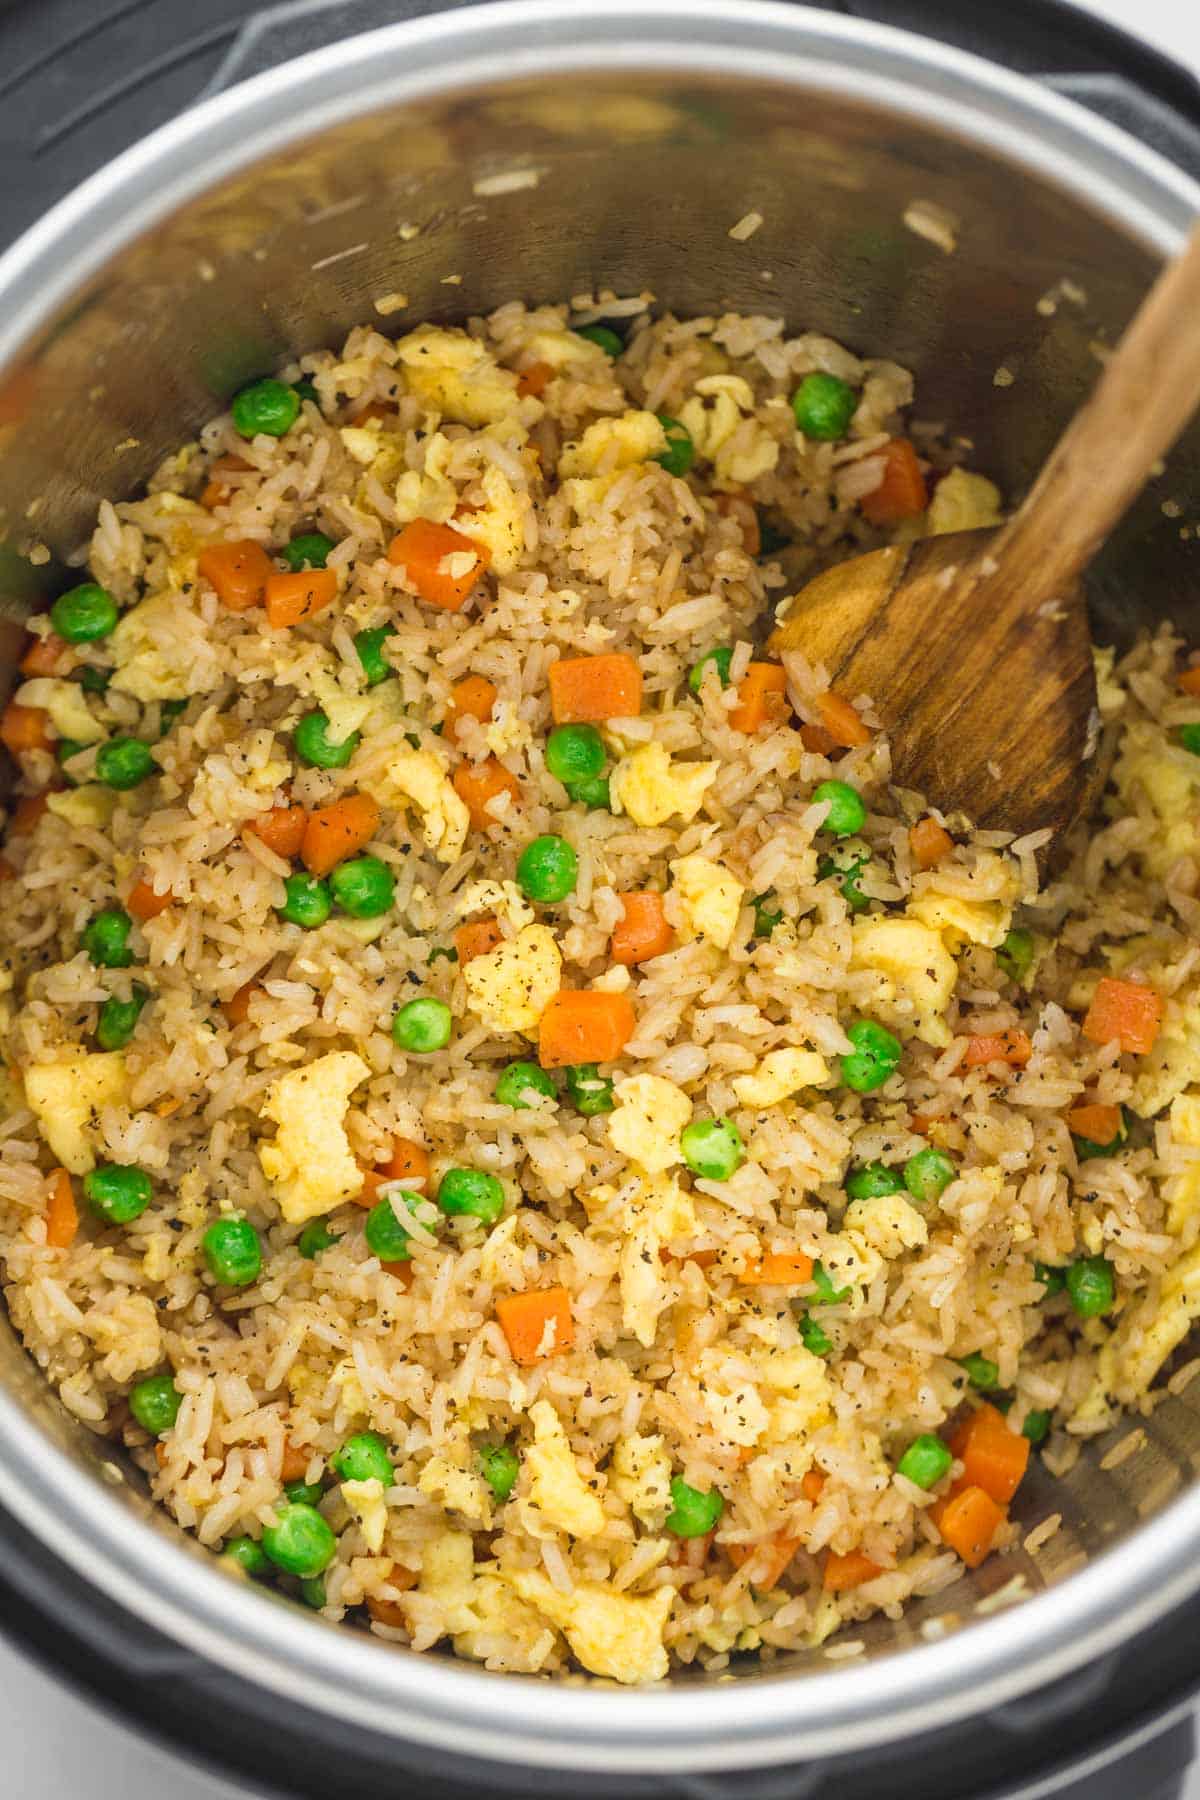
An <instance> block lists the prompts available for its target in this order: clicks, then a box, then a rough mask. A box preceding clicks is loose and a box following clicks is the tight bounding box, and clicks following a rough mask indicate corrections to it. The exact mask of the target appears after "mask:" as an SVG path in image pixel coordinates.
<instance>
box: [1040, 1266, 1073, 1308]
mask: <svg viewBox="0 0 1200 1800" xmlns="http://www.w3.org/2000/svg"><path fill="white" fill-rule="evenodd" d="M1033 1275H1034V1280H1035V1281H1040V1282H1041V1283H1042V1285H1043V1287H1044V1288H1045V1290H1046V1298H1047V1300H1048V1299H1049V1298H1050V1296H1051V1295H1052V1294H1061V1293H1062V1291H1063V1289H1064V1288H1065V1287H1066V1285H1067V1272H1066V1270H1065V1269H1056V1268H1054V1267H1053V1265H1052V1264H1050V1263H1041V1262H1035V1263H1034V1265H1033Z"/></svg>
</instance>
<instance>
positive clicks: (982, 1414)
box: [946, 1403, 1030, 1506]
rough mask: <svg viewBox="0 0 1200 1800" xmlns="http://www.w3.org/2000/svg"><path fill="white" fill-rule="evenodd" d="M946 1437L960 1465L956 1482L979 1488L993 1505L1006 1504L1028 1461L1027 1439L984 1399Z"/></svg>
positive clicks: (1028, 1444) (1017, 1485) (1018, 1483)
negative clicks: (958, 1480)
mask: <svg viewBox="0 0 1200 1800" xmlns="http://www.w3.org/2000/svg"><path fill="white" fill-rule="evenodd" d="M946 1441H947V1443H948V1444H949V1446H950V1448H951V1450H953V1452H954V1454H955V1456H956V1457H957V1458H958V1459H959V1461H960V1462H961V1463H962V1465H963V1473H962V1478H961V1481H960V1482H959V1483H958V1484H957V1485H958V1486H960V1487H962V1486H966V1487H977V1488H982V1489H983V1491H984V1493H985V1494H987V1495H989V1496H990V1497H991V1499H993V1500H994V1501H995V1502H996V1505H997V1506H1007V1505H1008V1503H1009V1501H1010V1500H1011V1499H1012V1497H1013V1495H1014V1494H1015V1493H1016V1491H1017V1489H1018V1487H1020V1485H1021V1479H1022V1477H1023V1476H1024V1474H1025V1470H1026V1468H1027V1467H1028V1465H1029V1451H1030V1443H1029V1439H1028V1438H1027V1437H1024V1436H1023V1435H1022V1434H1021V1433H1020V1432H1019V1431H1011V1430H1010V1429H1009V1426H1008V1424H1007V1422H1006V1420H1005V1418H1004V1415H1003V1413H1001V1412H999V1411H998V1410H997V1408H996V1407H994V1406H988V1405H987V1404H986V1403H985V1404H984V1405H983V1406H977V1407H976V1409H975V1411H974V1412H973V1413H970V1414H969V1415H968V1416H967V1418H965V1419H964V1420H963V1421H962V1423H961V1424H960V1425H959V1426H957V1428H956V1429H955V1430H954V1431H953V1432H952V1433H951V1434H950V1436H949V1437H948V1438H947V1440H946Z"/></svg>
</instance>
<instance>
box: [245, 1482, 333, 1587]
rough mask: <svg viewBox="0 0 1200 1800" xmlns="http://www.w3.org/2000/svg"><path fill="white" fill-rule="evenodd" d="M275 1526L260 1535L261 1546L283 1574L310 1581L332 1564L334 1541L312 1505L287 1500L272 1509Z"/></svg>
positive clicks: (267, 1528)
mask: <svg viewBox="0 0 1200 1800" xmlns="http://www.w3.org/2000/svg"><path fill="white" fill-rule="evenodd" d="M275 1521H276V1522H275V1524H274V1525H268V1526H267V1527H266V1529H265V1530H264V1532H263V1534H262V1546H263V1549H264V1550H265V1551H266V1553H267V1555H268V1556H269V1557H270V1559H271V1561H272V1562H273V1563H274V1564H275V1566H276V1568H279V1569H282V1570H283V1571H284V1573H285V1575H299V1576H300V1578H301V1580H303V1581H311V1580H312V1579H313V1577H314V1576H316V1575H319V1574H321V1572H322V1570H323V1569H327V1568H328V1567H329V1564H330V1563H331V1562H332V1561H333V1558H334V1555H335V1553H336V1551H337V1539H336V1538H335V1537H334V1535H333V1532H332V1531H331V1530H330V1528H329V1526H328V1524H327V1523H326V1522H325V1520H324V1519H323V1518H322V1517H321V1515H320V1513H319V1512H318V1511H317V1509H316V1507H315V1506H306V1505H305V1504H304V1503H303V1501H301V1502H295V1501H288V1502H285V1503H284V1504H283V1505H281V1506H276V1508H275Z"/></svg>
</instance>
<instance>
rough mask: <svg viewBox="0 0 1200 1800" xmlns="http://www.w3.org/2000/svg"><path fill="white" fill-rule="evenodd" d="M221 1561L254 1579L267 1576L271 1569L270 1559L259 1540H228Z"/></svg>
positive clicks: (248, 1538) (244, 1538)
mask: <svg viewBox="0 0 1200 1800" xmlns="http://www.w3.org/2000/svg"><path fill="white" fill-rule="evenodd" d="M221 1561H222V1562H227V1563H232V1564H233V1566H234V1567H235V1568H237V1569H241V1570H242V1571H243V1572H244V1573H245V1574H247V1575H249V1576H250V1577H251V1578H252V1579H253V1578H254V1577H256V1576H259V1575H265V1574H266V1573H267V1572H268V1570H269V1569H270V1567H271V1562H270V1558H269V1557H268V1555H267V1553H266V1551H265V1550H264V1549H263V1547H262V1545H261V1544H260V1543H259V1541H258V1539H257V1538H252V1537H231V1538H226V1540H225V1548H224V1550H222V1552H221Z"/></svg>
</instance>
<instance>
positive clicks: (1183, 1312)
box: [1085, 1244, 1200, 1417]
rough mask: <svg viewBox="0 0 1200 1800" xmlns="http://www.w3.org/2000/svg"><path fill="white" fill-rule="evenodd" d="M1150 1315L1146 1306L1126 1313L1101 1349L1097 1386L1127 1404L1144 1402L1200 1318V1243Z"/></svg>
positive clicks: (1171, 1273)
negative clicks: (1168, 1362)
mask: <svg viewBox="0 0 1200 1800" xmlns="http://www.w3.org/2000/svg"><path fill="white" fill-rule="evenodd" d="M1148 1311H1149V1304H1148V1303H1143V1304H1142V1305H1140V1306H1136V1307H1133V1308H1131V1309H1130V1310H1129V1311H1128V1312H1126V1313H1123V1314H1122V1316H1121V1318H1120V1320H1119V1322H1118V1324H1117V1325H1116V1327H1115V1329H1114V1330H1113V1332H1112V1334H1111V1336H1110V1337H1109V1338H1108V1341H1107V1342H1106V1343H1105V1344H1104V1345H1103V1347H1102V1349H1101V1351H1100V1361H1099V1370H1098V1376H1097V1387H1098V1388H1099V1389H1100V1390H1102V1391H1103V1393H1104V1394H1106V1395H1110V1396H1112V1397H1114V1398H1115V1399H1117V1400H1118V1401H1119V1402H1120V1403H1121V1404H1122V1405H1123V1406H1128V1405H1130V1404H1131V1403H1132V1402H1133V1401H1134V1400H1137V1399H1140V1397H1141V1396H1142V1395H1143V1394H1144V1393H1145V1392H1146V1390H1147V1389H1148V1388H1149V1386H1150V1384H1151V1382H1152V1381H1153V1380H1154V1377H1155V1376H1156V1375H1157V1374H1158V1371H1159V1370H1160V1369H1161V1368H1162V1366H1163V1364H1164V1363H1165V1362H1166V1360H1167V1358H1168V1356H1170V1354H1171V1352H1172V1351H1173V1350H1175V1349H1176V1348H1177V1347H1178V1346H1179V1345H1180V1344H1181V1343H1182V1342H1183V1340H1184V1338H1185V1337H1186V1336H1187V1335H1188V1332H1189V1331H1190V1330H1191V1328H1192V1326H1193V1325H1194V1324H1195V1322H1196V1320H1197V1319H1198V1318H1200V1244H1196V1245H1194V1246H1193V1248H1192V1249H1190V1250H1188V1251H1185V1253H1184V1254H1183V1255H1182V1256H1181V1257H1180V1258H1179V1259H1178V1261H1177V1262H1176V1263H1175V1264H1174V1265H1173V1267H1172V1268H1170V1269H1168V1271H1167V1273H1166V1275H1164V1276H1163V1279H1162V1287H1161V1290H1160V1292H1159V1296H1158V1300H1157V1303H1156V1304H1155V1306H1154V1309H1153V1311H1152V1313H1150V1316H1149V1317H1147V1313H1148ZM1085 1417H1086V1415H1085Z"/></svg>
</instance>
